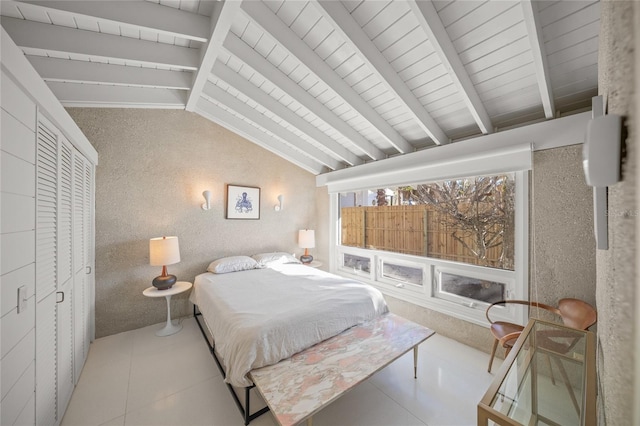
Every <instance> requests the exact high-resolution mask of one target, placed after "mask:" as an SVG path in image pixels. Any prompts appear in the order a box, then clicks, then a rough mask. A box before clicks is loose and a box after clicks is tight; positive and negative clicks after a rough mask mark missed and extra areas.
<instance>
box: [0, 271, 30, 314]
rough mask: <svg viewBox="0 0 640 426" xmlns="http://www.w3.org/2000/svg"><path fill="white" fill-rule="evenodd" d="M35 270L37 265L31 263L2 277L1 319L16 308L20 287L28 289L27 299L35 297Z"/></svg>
mask: <svg viewBox="0 0 640 426" xmlns="http://www.w3.org/2000/svg"><path fill="white" fill-rule="evenodd" d="M35 269H36V268H35V264H34V263H30V264H28V265H27V266H23V267H22V268H19V269H16V270H15V271H12V272H9V273H8V274H5V275H3V276H2V287H1V288H0V290H1V291H2V300H1V303H2V305H1V307H2V309H1V310H0V317H3V316H5V315H6V314H8V313H9V311H11V310H12V309H15V308H16V306H17V303H18V288H19V287H22V286H26V287H27V298H30V297H31V296H34V295H35V273H36V272H35ZM31 314H33V312H31Z"/></svg>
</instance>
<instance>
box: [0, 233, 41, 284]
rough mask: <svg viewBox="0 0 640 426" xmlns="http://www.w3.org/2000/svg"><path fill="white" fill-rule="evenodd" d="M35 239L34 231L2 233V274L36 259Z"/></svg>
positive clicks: (0, 239) (0, 242)
mask: <svg viewBox="0 0 640 426" xmlns="http://www.w3.org/2000/svg"><path fill="white" fill-rule="evenodd" d="M34 239H35V232H34V231H27V232H16V233H14V234H2V235H0V247H1V248H2V265H1V266H2V269H1V270H0V275H4V274H6V273H8V272H11V271H13V270H15V269H18V268H21V267H23V266H25V265H28V264H29V263H33V261H34V260H35V242H34Z"/></svg>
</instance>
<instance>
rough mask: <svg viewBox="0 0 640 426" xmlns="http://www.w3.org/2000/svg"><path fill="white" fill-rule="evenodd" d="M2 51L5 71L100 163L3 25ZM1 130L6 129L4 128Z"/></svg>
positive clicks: (59, 127)
mask: <svg viewBox="0 0 640 426" xmlns="http://www.w3.org/2000/svg"><path fill="white" fill-rule="evenodd" d="M0 52H2V55H1V59H2V61H0V64H1V68H2V74H6V75H7V76H8V77H9V78H12V79H13V80H14V81H15V82H16V83H18V84H19V85H20V86H22V89H23V90H24V92H25V93H26V94H28V95H29V97H30V98H31V99H33V100H34V102H35V103H36V104H37V105H38V108H39V109H40V110H42V112H43V113H44V115H45V116H46V117H47V118H48V119H49V120H51V122H52V123H53V124H54V125H55V126H56V127H57V128H58V129H60V131H62V133H64V134H65V136H67V138H69V140H70V141H72V142H73V143H74V145H75V146H76V147H77V148H78V149H79V150H80V152H82V153H83V154H84V155H85V156H86V157H87V158H88V159H89V160H90V161H91V162H93V163H94V164H96V165H97V164H98V152H97V151H96V149H95V148H94V147H93V145H91V143H90V142H89V140H88V139H87V137H86V136H85V135H84V133H82V131H81V130H80V128H79V127H78V125H77V124H76V122H75V121H73V119H72V118H71V116H70V115H69V113H68V112H67V111H66V110H65V109H64V107H63V106H62V105H61V104H60V102H59V101H58V99H57V98H56V97H55V95H54V94H53V92H52V91H51V89H49V87H48V86H47V84H46V83H45V82H44V81H43V80H42V78H40V76H39V75H38V73H37V72H36V70H34V69H33V67H32V66H31V65H30V64H29V61H27V59H26V58H25V56H24V53H23V52H22V50H20V49H19V48H18V46H16V44H15V43H14V42H13V40H12V39H11V37H9V35H8V34H7V32H6V31H5V29H4V28H2V27H0ZM3 80H4V78H3ZM0 99H1V100H0V102H2V104H4V103H5V102H7V101H6V100H5V99H6V98H3V97H0ZM0 125H2V124H0ZM2 132H3V133H4V129H3V131H2ZM3 143H4V140H3Z"/></svg>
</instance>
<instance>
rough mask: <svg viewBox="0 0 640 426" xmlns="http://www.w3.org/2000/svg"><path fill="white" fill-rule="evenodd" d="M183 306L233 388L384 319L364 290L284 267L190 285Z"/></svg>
mask: <svg viewBox="0 0 640 426" xmlns="http://www.w3.org/2000/svg"><path fill="white" fill-rule="evenodd" d="M190 300H191V302H192V303H194V304H196V305H197V306H198V308H199V310H200V312H202V315H203V317H204V319H205V321H206V323H207V325H208V327H209V329H210V331H211V333H212V334H213V338H214V340H215V346H216V351H217V352H218V354H219V355H220V356H221V357H222V359H223V361H224V364H225V367H226V370H227V375H226V377H225V381H226V382H228V383H231V384H232V385H234V386H240V387H243V386H250V385H251V384H252V383H251V381H250V380H249V379H248V378H247V377H246V375H247V373H248V372H249V371H251V370H253V369H254V368H258V367H263V366H265V365H271V364H275V363H277V362H278V361H280V360H283V359H286V358H289V357H290V356H291V355H293V354H295V353H297V352H300V351H302V350H304V349H306V348H308V347H310V346H313V345H315V344H316V343H319V342H321V341H323V340H325V339H328V338H329V337H332V336H335V335H336V334H339V333H341V332H342V331H344V330H346V329H347V328H350V327H352V326H354V325H357V324H360V323H362V322H364V321H367V320H369V319H372V318H374V317H376V316H378V315H382V314H384V313H386V312H387V311H388V309H387V305H386V303H385V301H384V298H383V296H382V293H380V292H379V291H378V290H377V289H375V288H373V287H371V286H370V285H367V284H363V283H360V282H358V281H354V280H350V279H347V278H343V277H339V276H337V275H333V274H329V273H327V272H323V271H320V270H318V269H315V268H311V267H309V266H304V265H296V264H286V265H278V266H275V267H273V268H271V269H253V270H249V271H242V272H233V273H228V274H212V273H209V272H207V273H204V274H200V275H198V276H197V277H196V280H195V283H194V290H193V291H192V292H191V297H190Z"/></svg>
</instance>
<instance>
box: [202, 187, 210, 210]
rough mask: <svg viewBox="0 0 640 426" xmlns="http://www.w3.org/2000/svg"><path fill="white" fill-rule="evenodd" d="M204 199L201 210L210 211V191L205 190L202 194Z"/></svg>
mask: <svg viewBox="0 0 640 426" xmlns="http://www.w3.org/2000/svg"><path fill="white" fill-rule="evenodd" d="M202 196H203V197H204V203H202V210H205V211H206V210H211V191H209V190H207V191H204V192H203V193H202Z"/></svg>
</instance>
